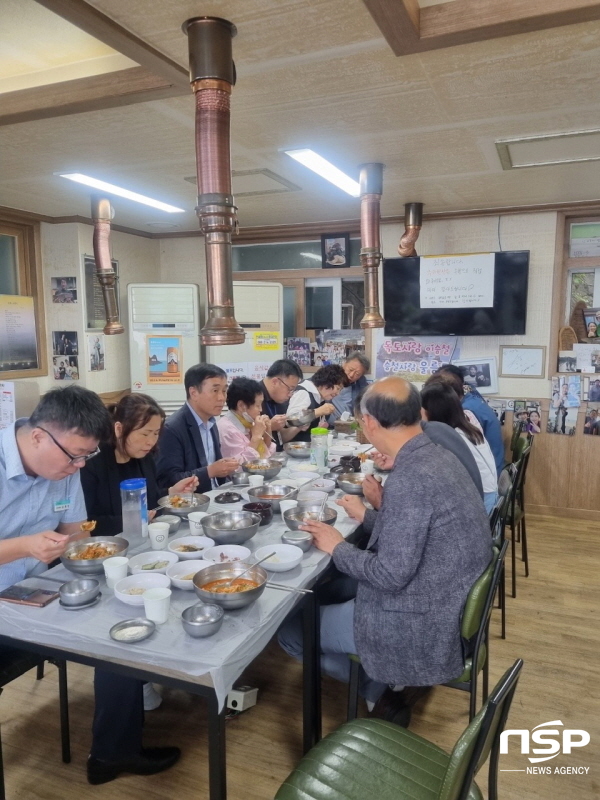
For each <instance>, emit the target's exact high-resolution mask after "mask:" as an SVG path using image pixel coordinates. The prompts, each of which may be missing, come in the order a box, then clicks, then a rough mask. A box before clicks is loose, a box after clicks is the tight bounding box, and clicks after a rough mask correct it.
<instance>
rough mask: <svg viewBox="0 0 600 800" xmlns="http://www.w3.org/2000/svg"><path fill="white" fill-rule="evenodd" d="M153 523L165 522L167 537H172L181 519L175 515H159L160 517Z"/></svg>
mask: <svg viewBox="0 0 600 800" xmlns="http://www.w3.org/2000/svg"><path fill="white" fill-rule="evenodd" d="M154 522H166V523H167V525H168V526H169V536H172V535H173V534H174V533H177V531H178V530H179V527H180V525H181V517H178V516H177V515H175V514H161V515H160V517H156V518H155V519H154Z"/></svg>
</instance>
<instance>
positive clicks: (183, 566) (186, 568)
mask: <svg viewBox="0 0 600 800" xmlns="http://www.w3.org/2000/svg"><path fill="white" fill-rule="evenodd" d="M210 566H212V561H203V560H200V559H196V560H195V561H178V562H177V564H173V565H172V566H171V567H169V569H168V570H167V577H169V578H170V579H171V583H172V585H173V586H175V588H177V589H186V590H187V591H190V590H191V589H193V588H194V582H193V580H192V578H187V576H188V575H192V576H194V575H195V574H196V573H197V572H200V570H203V569H206V568H207V567H210ZM186 578H187V580H186Z"/></svg>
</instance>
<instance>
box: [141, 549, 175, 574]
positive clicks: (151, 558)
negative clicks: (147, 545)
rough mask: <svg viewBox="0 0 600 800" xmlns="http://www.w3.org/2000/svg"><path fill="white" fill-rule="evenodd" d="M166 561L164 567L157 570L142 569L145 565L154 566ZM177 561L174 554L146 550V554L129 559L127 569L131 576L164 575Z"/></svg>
mask: <svg viewBox="0 0 600 800" xmlns="http://www.w3.org/2000/svg"><path fill="white" fill-rule="evenodd" d="M160 561H166V562H167V563H166V564H165V565H164V567H158V568H157V569H143V566H144V565H145V564H156V563H158V562H160ZM178 561H179V559H178V558H177V556H176V555H175V553H168V552H167V551H166V550H148V551H147V552H146V553H138V554H137V556H132V557H131V558H130V559H129V569H130V570H131V574H132V575H166V573H167V569H168V568H169V567H170V566H171V565H172V564H177V562H178Z"/></svg>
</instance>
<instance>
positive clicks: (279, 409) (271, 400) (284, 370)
mask: <svg viewBox="0 0 600 800" xmlns="http://www.w3.org/2000/svg"><path fill="white" fill-rule="evenodd" d="M303 377H304V376H303V375H302V370H301V369H300V367H299V366H298V364H296V362H295V361H291V360H290V359H289V358H282V359H280V360H279V361H274V362H273V364H271V366H270V367H269V371H268V372H267V376H266V378H265V379H264V380H263V381H261V386H262V390H263V396H264V400H263V406H262V413H263V414H266V415H267V416H268V417H269V418H270V419H271V430H272V431H273V433H274V435H275V444H276V445H277V450H279V451H280V450H283V445H284V444H285V442H289V441H290V439H292V438H293V437H294V435H295V434H296V433H298V429H297V428H286V427H285V425H286V421H287V417H286V411H287V407H288V403H289V402H290V397H291V396H292V395H293V394H294V392H295V391H296V389H297V387H298V384H299V383H300V381H301V380H302V378H303Z"/></svg>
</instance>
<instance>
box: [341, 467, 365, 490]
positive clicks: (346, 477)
mask: <svg viewBox="0 0 600 800" xmlns="http://www.w3.org/2000/svg"><path fill="white" fill-rule="evenodd" d="M364 479H365V475H364V473H362V472H342V473H340V474H339V475H338V476H337V485H338V486H339V488H340V489H341V490H342V491H343V492H346V494H362V493H363V487H362V485H363V481H364Z"/></svg>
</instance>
